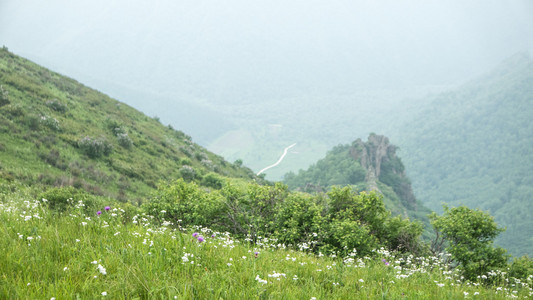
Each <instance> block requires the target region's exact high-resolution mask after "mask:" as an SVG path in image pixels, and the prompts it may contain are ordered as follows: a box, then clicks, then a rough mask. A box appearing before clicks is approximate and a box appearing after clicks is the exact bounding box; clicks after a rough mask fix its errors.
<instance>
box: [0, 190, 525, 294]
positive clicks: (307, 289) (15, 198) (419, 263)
mask: <svg viewBox="0 0 533 300" xmlns="http://www.w3.org/2000/svg"><path fill="white" fill-rule="evenodd" d="M0 199H3V200H2V202H1V203H0V236H1V237H2V238H1V239H0V252H1V255H0V298H1V299H52V298H55V299H67V298H68V299H71V298H79V299H97V298H103V297H107V298H112V299H313V298H316V299H404V298H405V299H414V298H418V299H457V298H479V299H499V298H505V297H513V298H514V297H520V298H524V297H530V296H531V295H533V290H532V289H531V287H530V286H531V284H532V282H531V281H532V279H533V276H530V277H529V281H527V282H516V281H515V280H513V279H512V278H507V277H506V274H505V273H502V272H494V273H492V272H491V274H484V275H482V274H480V278H479V282H465V281H463V280H462V279H461V277H460V275H459V273H457V272H455V271H453V270H450V269H449V267H448V266H447V264H446V263H444V262H443V260H442V259H441V258H437V257H426V258H416V257H413V256H405V257H400V256H396V255H395V254H393V253H389V252H387V251H385V250H376V252H375V256H373V257H372V258H369V257H359V255H358V254H357V251H356V250H354V251H352V253H351V254H350V255H348V256H347V257H335V256H334V255H333V256H322V255H318V256H317V255H313V254H309V253H305V252H300V251H295V250H292V249H290V248H289V247H286V246H285V245H281V244H278V243H277V241H276V240H269V239H262V240H260V241H259V242H258V243H256V244H251V243H249V242H247V241H238V240H235V239H233V238H232V237H231V236H230V235H229V234H227V233H219V232H212V231H211V230H209V229H208V228H201V227H199V228H190V229H185V228H182V227H181V226H180V225H179V220H168V221H167V222H165V223H164V224H163V226H155V225H153V224H152V223H151V217H150V216H146V215H142V214H132V213H131V211H129V210H124V209H122V208H120V207H115V204H110V206H111V207H109V209H108V210H106V208H105V206H103V205H102V207H101V208H99V209H98V208H97V209H93V208H87V207H86V206H85V205H84V203H83V202H79V201H78V200H77V199H73V200H72V205H71V207H70V209H68V210H67V211H66V212H63V213H58V212H56V211H53V210H51V209H49V208H48V207H47V203H46V201H45V200H34V199H32V198H31V197H30V196H28V195H27V194H24V193H22V192H18V193H17V192H13V193H8V194H4V195H3V197H0ZM98 211H100V212H101V213H100V214H99V213H98ZM200 237H201V239H200ZM202 240H203V241H202ZM481 275H482V276H481ZM489 281H492V282H493V283H494V284H493V285H485V283H488V282H489Z"/></svg>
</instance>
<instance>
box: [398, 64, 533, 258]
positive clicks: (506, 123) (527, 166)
mask: <svg viewBox="0 0 533 300" xmlns="http://www.w3.org/2000/svg"><path fill="white" fill-rule="evenodd" d="M532 120H533V60H532V59H531V56H530V55H528V54H519V55H515V56H513V57H511V58H510V59H508V60H507V61H505V62H504V63H502V64H501V65H500V66H499V67H498V68H496V69H495V70H494V71H493V72H491V73H490V74H488V75H486V76H483V77H480V78H478V79H477V80H474V81H472V82H470V83H467V84H465V85H463V86H461V87H460V88H458V89H456V90H454V91H451V92H448V93H443V94H439V95H437V96H435V97H434V98H433V100H432V102H431V104H430V105H428V106H427V107H426V108H425V109H424V110H423V111H422V112H421V113H420V114H419V115H418V116H416V117H414V118H413V119H412V121H410V122H407V123H406V124H404V125H402V126H399V127H398V128H397V132H395V133H394V134H393V136H395V137H396V139H397V140H398V144H399V145H400V146H401V156H402V158H403V159H404V162H405V165H406V166H407V173H408V174H409V177H410V178H412V181H413V189H414V191H415V194H416V196H417V199H419V200H420V201H422V202H423V203H424V204H425V205H427V206H428V207H429V208H431V209H433V210H436V211H441V210H442V203H448V204H450V205H452V206H457V205H461V204H465V205H467V206H469V207H472V208H480V209H483V210H488V211H489V212H490V213H491V214H492V215H494V216H495V218H496V221H497V222H498V223H499V224H501V225H503V226H505V227H507V230H506V231H505V232H504V233H502V234H501V236H500V238H499V239H498V240H497V242H498V243H499V244H500V245H501V246H503V247H505V248H507V249H508V250H509V251H510V252H511V253H512V254H514V255H522V254H526V253H527V254H529V255H533V206H532V205H531V203H532V201H533V172H532V170H533V122H532Z"/></svg>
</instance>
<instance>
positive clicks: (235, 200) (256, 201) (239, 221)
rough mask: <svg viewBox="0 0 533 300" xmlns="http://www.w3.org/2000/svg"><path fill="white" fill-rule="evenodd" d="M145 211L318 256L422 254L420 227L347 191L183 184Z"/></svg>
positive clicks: (372, 197) (371, 197)
mask: <svg viewBox="0 0 533 300" xmlns="http://www.w3.org/2000/svg"><path fill="white" fill-rule="evenodd" d="M144 209H145V211H146V213H148V214H150V215H153V216H155V218H156V219H157V220H159V221H160V222H163V220H173V221H175V220H181V224H182V225H183V226H192V225H201V226H207V227H210V228H213V229H215V230H219V231H228V232H231V233H232V234H235V235H237V236H239V237H242V238H248V239H250V240H252V241H258V240H261V239H262V238H265V237H269V238H276V239H278V241H279V242H281V243H283V244H285V245H288V246H292V247H298V248H300V249H309V250H311V251H314V252H319V251H322V252H325V253H340V254H347V253H349V252H350V251H352V250H353V249H354V248H355V249H357V251H358V253H361V254H363V255H368V254H371V251H372V250H373V249H376V248H380V247H386V248H387V249H389V250H396V251H400V252H407V251H410V252H414V253H419V252H421V251H422V250H423V246H422V245H421V242H420V240H419V237H420V235H421V233H422V226H421V225H420V224H419V223H417V222H411V221H409V220H406V219H402V218H400V217H394V218H393V217H391V215H390V212H388V211H387V210H386V209H385V206H384V204H383V201H382V199H381V197H380V196H379V195H378V194H376V193H369V194H367V193H361V194H357V193H355V192H353V191H352V190H351V189H350V188H348V187H346V188H342V189H341V188H333V189H332V191H330V192H329V193H328V194H325V195H322V194H319V195H315V196H311V195H308V194H303V193H290V192H289V191H288V188H287V186H285V185H283V184H281V183H277V184H275V185H274V186H261V185H259V184H256V183H250V184H247V185H245V186H244V187H243V186H235V185H232V184H225V185H224V186H223V187H222V189H220V190H215V191H212V192H211V193H208V192H205V191H203V190H202V189H201V188H200V187H199V186H197V185H196V184H195V183H187V182H185V181H184V180H182V179H180V180H178V181H176V182H174V183H173V184H169V185H167V186H163V187H161V188H160V189H159V190H158V192H157V193H156V195H155V197H154V199H152V200H151V201H150V202H149V203H147V204H145V206H144Z"/></svg>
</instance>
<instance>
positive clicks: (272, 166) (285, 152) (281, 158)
mask: <svg viewBox="0 0 533 300" xmlns="http://www.w3.org/2000/svg"><path fill="white" fill-rule="evenodd" d="M294 146H296V143H294V144H292V145H290V146H289V147H287V148H285V150H283V154H282V155H281V157H280V158H279V159H278V161H277V162H276V163H275V164H273V165H270V166H268V167H266V168H264V169H263V170H261V171H259V172H257V176H259V174H261V173H263V172H264V171H266V170H268V169H270V168H274V167H275V166H277V165H279V164H280V163H281V161H282V160H283V158H285V155H287V151H289V149H290V148H292V147H294Z"/></svg>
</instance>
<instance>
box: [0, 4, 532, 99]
mask: <svg viewBox="0 0 533 300" xmlns="http://www.w3.org/2000/svg"><path fill="white" fill-rule="evenodd" d="M0 44H3V45H6V46H7V47H8V48H9V49H11V50H12V51H13V52H15V53H17V54H20V55H23V56H26V57H29V58H30V59H34V60H36V61H38V62H42V63H44V64H46V65H47V66H50V67H55V68H56V69H59V70H60V71H62V72H64V73H67V74H72V76H82V77H94V78H97V79H102V80H110V81H113V82H116V83H117V84H124V85H128V86H138V85H139V84H142V85H146V86H147V87H148V88H149V89H168V88H169V86H171V85H172V84H178V85H179V86H184V85H186V84H188V85H193V87H192V89H195V88H198V89H201V88H207V89H212V90H220V91H221V92H223V91H224V89H230V88H239V86H240V85H249V86H248V87H249V88H258V89H261V88H262V87H264V86H265V85H268V84H275V85H276V84H280V81H288V82H289V83H290V82H294V84H295V86H303V87H305V86H307V85H316V84H318V85H324V86H329V85H330V84H332V83H333V82H337V83H338V82H339V80H340V82H341V83H342V84H361V85H377V86H380V85H397V84H432V83H441V82H447V83H450V82H454V83H455V82H461V81H462V80H464V78H468V77H469V76H472V75H475V74H479V73H481V72H483V71H486V70H487V68H490V67H491V66H493V65H495V64H497V63H498V62H499V61H501V60H502V59H504V58H505V57H508V56H510V55H512V54H514V53H516V52H519V51H524V50H529V49H533V1H528V0H523V1H514V0H510V1H500V0H493V1H491V0H482V1H464V0H460V1H426V0H424V1H370V0H369V1H353V0H350V1H338V0H335V1H313V0H305V1H301V0H296V1H286V0H284V1H276V0H269V1H250V0H243V1H233V0H229V1H175V0H172V1H131V0H123V1H122V0H116V1H109V0H105V1H102V0H99V1H98V0H91V1H70V0H65V1H59V0H47V1H40V0H34V1H26V0H2V1H1V4H0ZM182 83H185V84H182ZM243 89H244V90H246V87H243ZM167 92H168V91H167ZM192 92H193V94H194V90H193V91H192Z"/></svg>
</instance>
